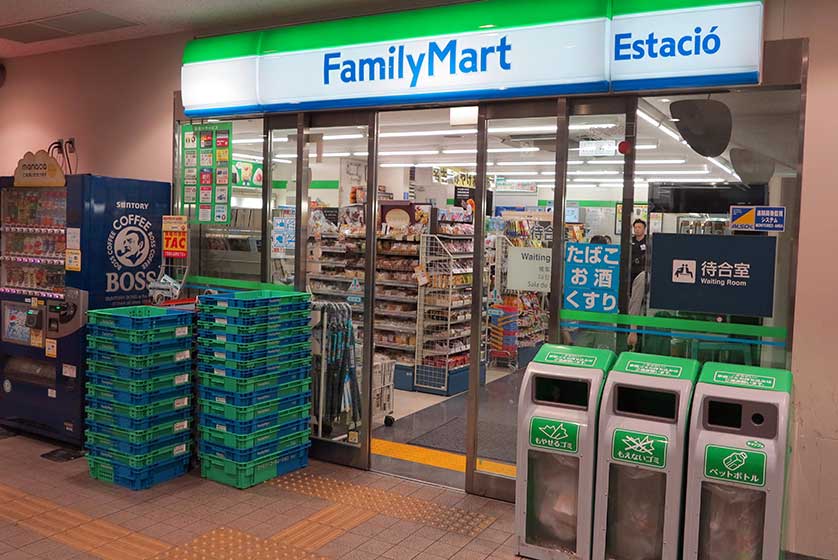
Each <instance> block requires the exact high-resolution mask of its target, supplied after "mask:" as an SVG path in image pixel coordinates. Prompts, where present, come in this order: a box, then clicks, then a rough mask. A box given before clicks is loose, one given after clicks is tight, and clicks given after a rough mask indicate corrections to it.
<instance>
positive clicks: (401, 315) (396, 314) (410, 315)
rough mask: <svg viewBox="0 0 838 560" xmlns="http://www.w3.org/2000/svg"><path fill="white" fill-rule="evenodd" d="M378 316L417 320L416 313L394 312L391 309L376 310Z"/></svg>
mask: <svg viewBox="0 0 838 560" xmlns="http://www.w3.org/2000/svg"><path fill="white" fill-rule="evenodd" d="M375 314H376V315H388V316H390V317H398V318H400V319H416V312H415V311H393V310H391V309H376V310H375Z"/></svg>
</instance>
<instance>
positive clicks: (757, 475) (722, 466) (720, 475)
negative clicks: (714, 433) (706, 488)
mask: <svg viewBox="0 0 838 560" xmlns="http://www.w3.org/2000/svg"><path fill="white" fill-rule="evenodd" d="M766 458H767V456H766V454H765V453H763V452H762V451H753V450H750V449H737V448H735V447H723V446H721V445H708V446H707V447H706V448H705V450H704V476H706V477H707V478H714V479H716V480H724V481H726V482H735V483H738V484H749V485H751V486H765V463H766Z"/></svg>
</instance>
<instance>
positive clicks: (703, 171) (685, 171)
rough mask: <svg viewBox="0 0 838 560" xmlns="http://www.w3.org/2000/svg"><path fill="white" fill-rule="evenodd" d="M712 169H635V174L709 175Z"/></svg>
mask: <svg viewBox="0 0 838 560" xmlns="http://www.w3.org/2000/svg"><path fill="white" fill-rule="evenodd" d="M708 173H710V171H708V170H707V168H706V167H705V168H704V169H671V170H660V169H657V170H646V169H644V170H642V171H635V172H634V174H635V175H667V174H668V175H707V174H708Z"/></svg>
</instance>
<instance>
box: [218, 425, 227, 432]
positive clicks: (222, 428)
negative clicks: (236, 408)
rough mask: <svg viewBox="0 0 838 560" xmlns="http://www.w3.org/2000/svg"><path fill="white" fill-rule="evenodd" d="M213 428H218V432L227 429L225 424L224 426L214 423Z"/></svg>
mask: <svg viewBox="0 0 838 560" xmlns="http://www.w3.org/2000/svg"><path fill="white" fill-rule="evenodd" d="M215 429H216V430H218V431H219V432H226V431H227V426H225V425H224V424H216V425H215Z"/></svg>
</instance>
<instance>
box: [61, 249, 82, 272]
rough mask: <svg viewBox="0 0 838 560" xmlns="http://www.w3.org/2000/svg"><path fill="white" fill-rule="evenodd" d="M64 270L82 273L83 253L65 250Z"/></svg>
mask: <svg viewBox="0 0 838 560" xmlns="http://www.w3.org/2000/svg"><path fill="white" fill-rule="evenodd" d="M64 270H68V271H70V272H81V251H79V250H78V249H65V251H64Z"/></svg>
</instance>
